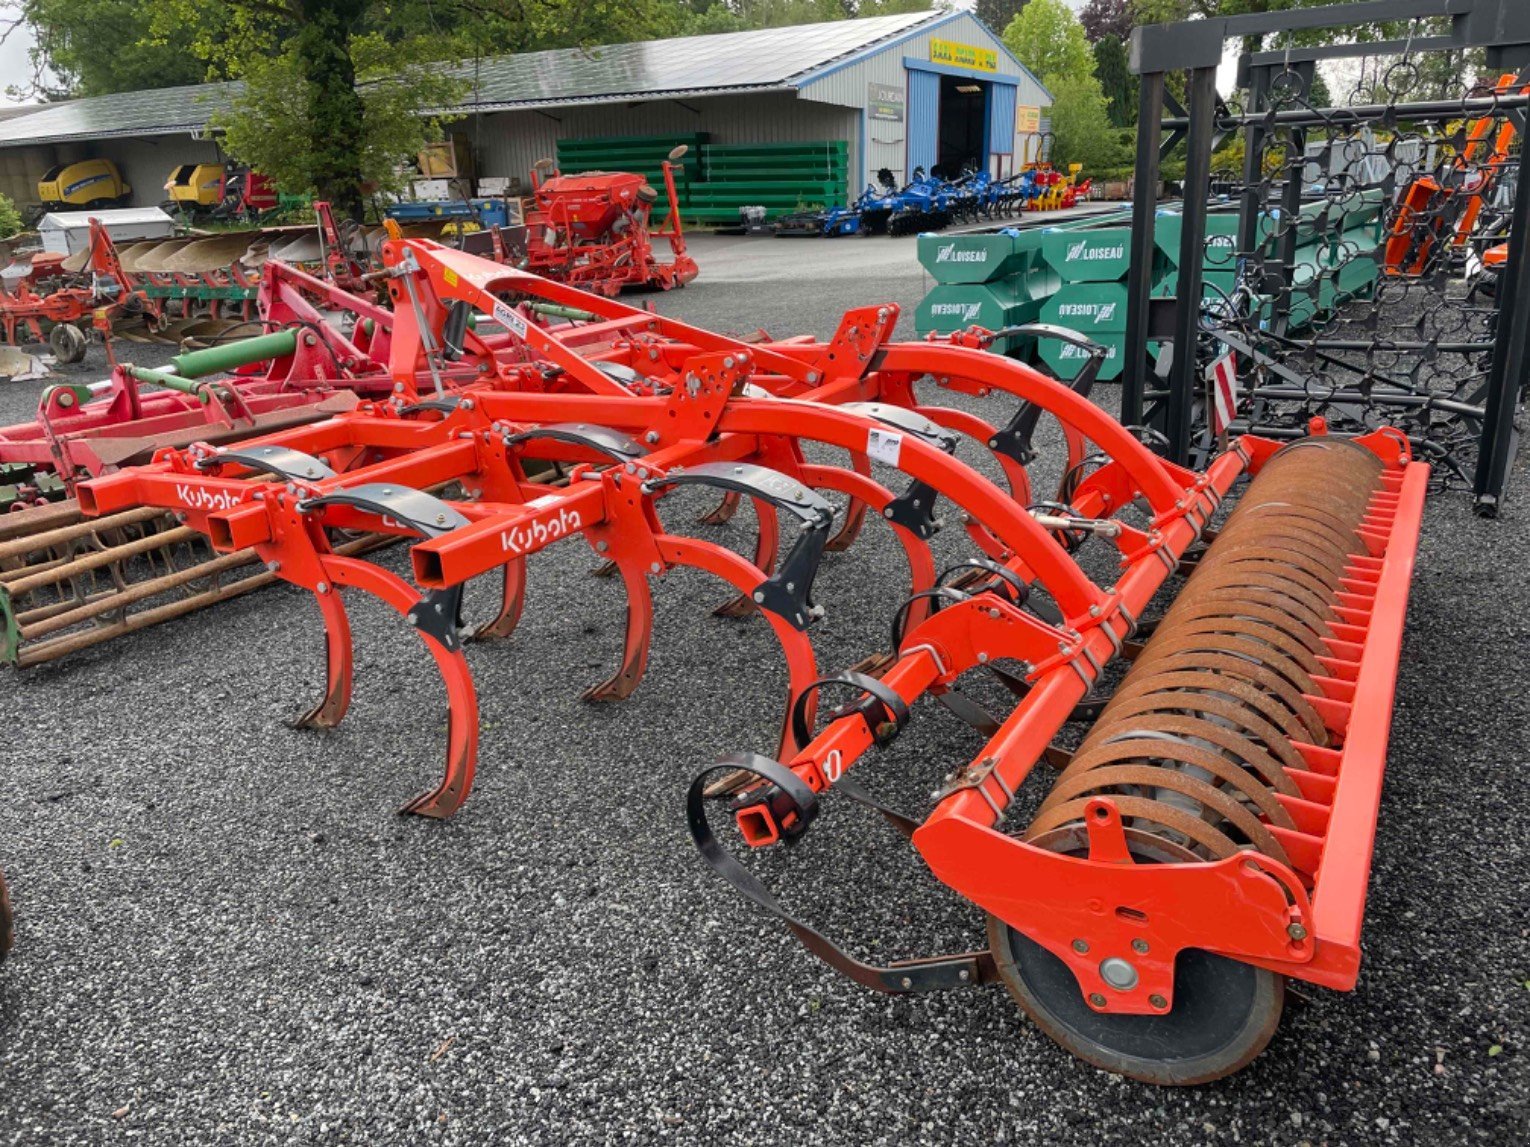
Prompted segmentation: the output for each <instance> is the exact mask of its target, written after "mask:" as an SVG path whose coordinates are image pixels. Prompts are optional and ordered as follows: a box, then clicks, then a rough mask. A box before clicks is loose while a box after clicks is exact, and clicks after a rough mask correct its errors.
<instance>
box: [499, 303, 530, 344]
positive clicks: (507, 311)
mask: <svg viewBox="0 0 1530 1147" xmlns="http://www.w3.org/2000/svg"><path fill="white" fill-rule="evenodd" d="M494 321H495V322H496V323H498V324H499V325H500V326H502V327H505V328H507V329H508V330H511V331H514V332H515V336H516V337H517V338H525V337H526V320H525V319H523V318H521V315H520V312H519V311H517V310H516V309H515V308H514V307H507V306H506V305H505V304H504V303H495V304H494Z"/></svg>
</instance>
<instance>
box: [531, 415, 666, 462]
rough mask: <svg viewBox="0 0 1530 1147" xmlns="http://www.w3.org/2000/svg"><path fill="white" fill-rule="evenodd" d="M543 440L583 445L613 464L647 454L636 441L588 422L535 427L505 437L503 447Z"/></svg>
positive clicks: (608, 428)
mask: <svg viewBox="0 0 1530 1147" xmlns="http://www.w3.org/2000/svg"><path fill="white" fill-rule="evenodd" d="M542 439H549V440H551V441H553V442H567V443H569V444H571V445H574V446H582V447H584V448H585V449H586V450H592V451H594V452H595V453H596V454H604V455H605V456H606V457H607V458H610V459H612V460H613V461H616V462H631V461H632V460H633V459H634V458H641V457H642V456H643V455H644V454H646V453H647V451H646V450H644V449H643V447H642V446H640V445H638V443H637V441H636V440H635V439H632V438H629V437H628V436H627V435H625V434H623V433H622V432H621V431H620V430H612V429H611V428H610V427H608V426H596V425H593V424H592V423H589V422H554V423H552V424H551V425H548V426H535V427H533V428H532V429H530V430H522V431H519V432H518V433H515V434H510V435H507V436H506V437H505V445H506V446H515V445H518V444H519V443H522V442H535V441H538V440H542Z"/></svg>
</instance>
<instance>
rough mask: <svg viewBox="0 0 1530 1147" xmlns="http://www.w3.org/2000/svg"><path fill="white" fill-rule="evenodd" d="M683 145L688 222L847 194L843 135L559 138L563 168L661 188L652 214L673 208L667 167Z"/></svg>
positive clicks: (829, 202)
mask: <svg viewBox="0 0 1530 1147" xmlns="http://www.w3.org/2000/svg"><path fill="white" fill-rule="evenodd" d="M679 144H685V145H686V146H687V147H688V148H689V150H688V151H687V152H686V154H685V157H684V158H683V159H681V160H679V161H678V162H679V163H680V165H681V168H682V170H681V171H679V172H676V174H675V182H676V187H675V190H676V193H677V194H678V195H679V197H680V209H681V211H682V212H683V213H684V216H685V218H686V220H687V221H692V222H697V223H736V222H738V220H739V208H741V207H755V206H758V207H763V208H765V214H766V217H767V218H770V219H773V218H776V217H777V216H780V215H785V214H788V213H790V212H793V211H799V210H803V209H805V208H810V207H822V206H833V205H834V204H837V203H844V202H845V201H846V199H847V198H848V194H847V191H848V167H849V152H848V145H847V144H846V143H845V142H844V141H843V140H821V141H806V142H797V143H749V144H714V143H708V142H707V134H706V133H705V132H691V133H689V134H685V133H675V134H669V135H629V136H603V137H596V138H587V139H560V140H559V141H558V170H559V171H561V172H563V173H564V174H565V175H577V174H579V173H581V172H585V171H631V172H634V173H636V174H639V175H642V176H644V177H645V178H646V179H647V180H648V182H649V183H650V184H652V185H653V187H654V188H655V189H656V190H657V191H658V192H659V201H658V202H657V203H656V204H655V205H654V209H653V211H654V215H655V216H662V215H664V214H666V213H667V212H668V210H669V200H668V198H667V196H666V195H665V191H664V172H663V167H662V164H663V162H664V160H665V158H666V157H667V156H668V155H669V153H670V151H671V150H672V149H674V148H675V147H676V146H678V145H679Z"/></svg>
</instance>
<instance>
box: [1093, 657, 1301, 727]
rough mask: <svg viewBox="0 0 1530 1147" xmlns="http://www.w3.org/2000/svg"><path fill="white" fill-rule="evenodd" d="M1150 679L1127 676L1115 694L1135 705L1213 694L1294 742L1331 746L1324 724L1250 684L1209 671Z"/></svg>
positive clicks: (1155, 676) (1189, 672) (1178, 673)
mask: <svg viewBox="0 0 1530 1147" xmlns="http://www.w3.org/2000/svg"><path fill="white" fill-rule="evenodd" d="M1151 677H1152V679H1151V680H1148V679H1143V680H1139V681H1133V680H1132V679H1131V674H1127V676H1126V679H1125V680H1124V681H1122V682H1121V687H1120V688H1119V689H1118V690H1116V695H1117V696H1118V697H1120V698H1121V700H1122V701H1135V700H1136V699H1137V698H1138V697H1147V696H1153V697H1163V696H1164V695H1166V694H1171V693H1172V694H1181V693H1188V694H1191V695H1192V696H1194V695H1196V694H1201V693H1210V694H1213V695H1215V696H1220V697H1226V698H1227V699H1228V700H1230V701H1234V702H1237V703H1238V704H1241V705H1243V706H1244V707H1245V708H1248V709H1253V710H1254V711H1255V712H1257V713H1258V714H1259V715H1260V716H1261V717H1263V718H1264V719H1265V720H1267V721H1269V722H1270V723H1271V724H1273V725H1274V726H1275V727H1276V728H1277V729H1279V730H1280V731H1281V732H1282V733H1284V734H1285V735H1286V736H1287V737H1289V738H1291V740H1293V741H1301V740H1308V741H1313V742H1314V743H1316V744H1323V745H1326V744H1327V743H1328V734H1327V731H1326V730H1325V729H1324V728H1323V727H1322V725H1321V724H1320V725H1318V726H1317V728H1313V726H1312V725H1311V724H1310V723H1309V722H1307V721H1304V720H1302V719H1301V718H1300V717H1298V716H1297V715H1296V714H1294V713H1292V712H1290V711H1289V710H1288V709H1287V708H1286V707H1285V706H1284V705H1282V704H1280V702H1278V701H1276V700H1274V699H1273V698H1272V697H1270V696H1269V695H1267V694H1265V693H1262V692H1260V691H1259V690H1258V689H1256V688H1254V686H1252V685H1250V684H1249V683H1248V682H1247V681H1240V680H1238V678H1236V677H1231V676H1228V675H1226V674H1222V673H1212V672H1210V671H1201V672H1195V671H1183V670H1181V671H1176V672H1174V673H1164V674H1162V675H1158V674H1153V675H1151ZM1319 736H1321V737H1322V738H1323V739H1322V740H1321V741H1316V740H1315V738H1317V737H1319Z"/></svg>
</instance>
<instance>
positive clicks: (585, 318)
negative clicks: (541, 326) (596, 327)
mask: <svg viewBox="0 0 1530 1147" xmlns="http://www.w3.org/2000/svg"><path fill="white" fill-rule="evenodd" d="M531 309H532V310H533V311H535V312H536V313H537V314H539V315H547V316H548V317H549V318H554V319H569V320H571V321H573V322H576V323H593V322H597V321H599V319H600V316H599V315H595V314H591V313H590V312H589V311H581V310H579V309H578V308H576V307H565V306H563V305H562V304H561V303H532V304H531Z"/></svg>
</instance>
